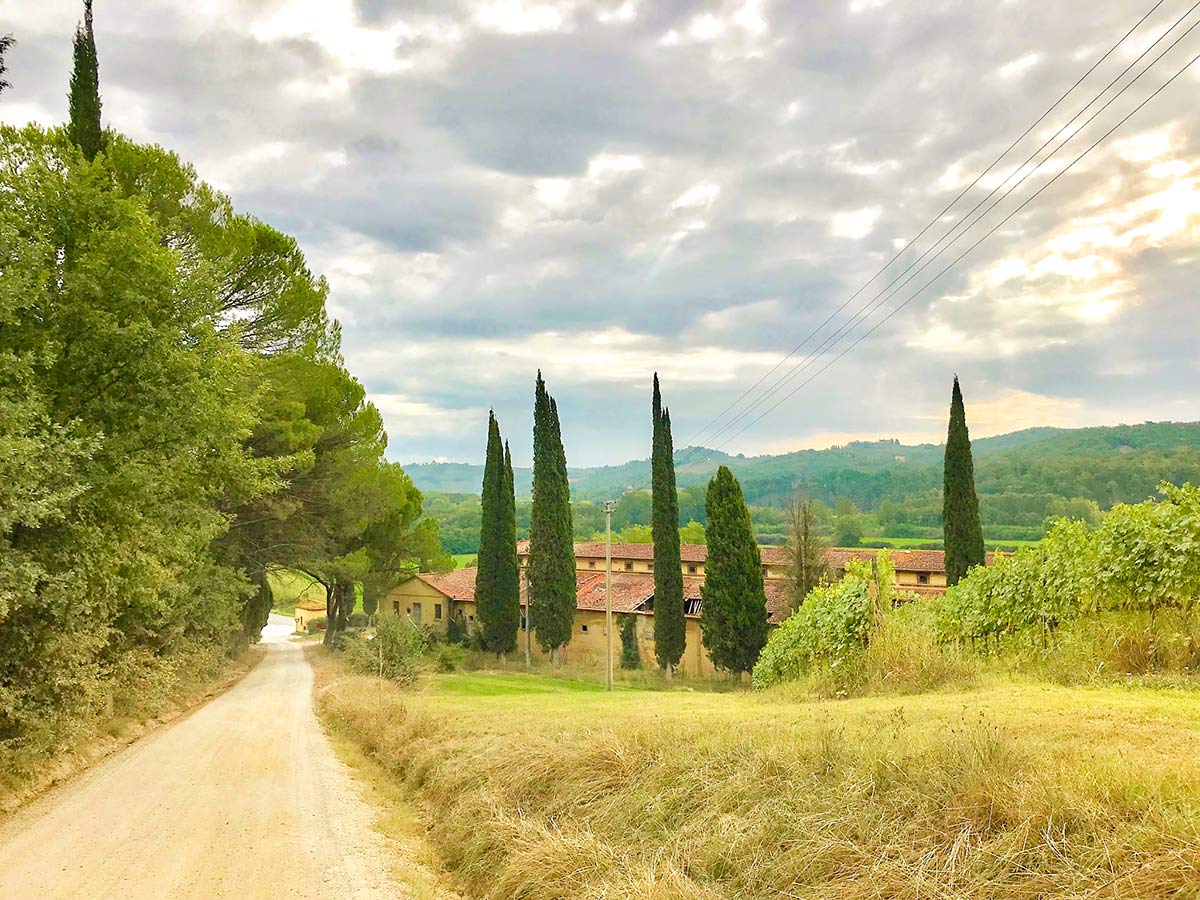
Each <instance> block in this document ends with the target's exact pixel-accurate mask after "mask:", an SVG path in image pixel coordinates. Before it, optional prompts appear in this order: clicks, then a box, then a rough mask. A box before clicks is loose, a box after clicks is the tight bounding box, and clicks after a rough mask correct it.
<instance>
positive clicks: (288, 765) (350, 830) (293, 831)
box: [0, 621, 408, 900]
mask: <svg viewBox="0 0 1200 900" xmlns="http://www.w3.org/2000/svg"><path fill="white" fill-rule="evenodd" d="M290 630H291V629H290V626H289V624H288V623H287V622H286V621H284V622H283V623H278V624H276V627H275V628H272V627H271V626H268V631H267V632H265V634H266V640H265V642H266V643H267V644H268V648H267V650H268V652H267V656H266V658H265V659H264V660H263V661H262V662H261V663H259V665H258V666H257V667H256V668H255V669H254V671H252V672H251V673H250V674H249V675H247V676H246V677H245V678H244V679H243V680H242V681H241V682H239V683H238V684H237V685H235V686H234V687H233V688H232V689H231V690H229V691H228V692H226V693H225V694H222V695H221V696H220V697H217V698H216V699H215V700H213V701H212V702H210V703H208V704H207V705H206V706H203V707H201V708H200V709H198V710H197V711H196V712H194V713H192V714H191V715H189V716H187V717H186V718H184V719H182V720H181V721H179V722H176V723H174V724H172V725H169V726H167V727H164V728H162V729H159V730H158V731H156V732H154V733H153V734H151V735H149V736H147V737H146V738H144V739H143V740H141V741H138V742H137V743H135V744H133V745H132V746H130V747H129V748H127V749H126V750H124V751H122V752H120V753H118V754H116V755H115V756H113V757H111V758H109V759H107V760H105V761H104V762H102V763H100V764H99V765H97V766H96V767H95V768H93V769H91V770H90V771H89V772H87V773H86V774H84V775H83V776H81V777H80V778H78V779H76V780H74V781H72V782H70V783H68V784H67V785H64V786H63V788H61V789H58V790H55V791H51V792H50V793H49V794H48V795H46V796H45V797H43V798H41V800H39V801H37V802H36V803H34V804H32V805H31V806H30V807H28V808H26V809H24V810H22V811H21V812H20V813H18V814H17V815H16V816H14V817H13V818H12V819H10V820H9V821H7V822H5V823H4V824H3V826H0V897H2V898H5V900H24V898H30V900H33V898H37V900H47V898H60V897H61V898H68V897H69V898H72V900H80V898H102V897H105V898H122V900H141V898H168V897H171V898H174V897H189V898H190V897H197V898H198V897H204V898H210V897H211V898H220V897H230V898H232V897H237V898H257V897H262V898H267V897H272V898H275V897H303V898H315V900H320V898H335V897H336V898H358V897H363V898H375V897H381V898H382V897H388V898H395V897H405V896H408V892H407V891H406V890H405V889H404V888H403V887H401V886H399V885H397V884H395V883H393V882H392V881H391V879H390V878H389V877H388V875H387V872H388V859H387V849H386V847H385V844H384V839H383V838H382V837H381V836H380V835H379V834H378V833H377V832H376V831H375V830H374V829H373V827H372V821H373V812H372V810H371V809H370V808H369V807H368V806H367V805H366V804H365V803H364V802H363V800H362V799H361V797H360V794H359V789H358V786H357V785H356V784H355V782H354V780H353V778H352V777H351V775H350V774H349V772H348V771H347V770H346V768H345V767H344V766H343V765H342V764H341V763H340V762H339V761H338V759H337V758H336V757H335V756H334V753H333V750H332V749H331V747H330V745H329V742H328V740H327V739H326V738H325V736H324V734H323V733H322V732H321V730H320V728H319V727H318V725H317V721H316V718H315V717H314V714H313V708H312V699H311V695H312V690H311V688H312V670H311V669H310V668H309V666H308V664H307V663H306V662H305V661H304V657H303V652H302V650H301V649H300V647H299V646H297V645H295V644H292V643H288V642H287V640H286V637H284V636H283V635H284V634H286V632H287V631H290ZM280 632H283V634H281V633H280Z"/></svg>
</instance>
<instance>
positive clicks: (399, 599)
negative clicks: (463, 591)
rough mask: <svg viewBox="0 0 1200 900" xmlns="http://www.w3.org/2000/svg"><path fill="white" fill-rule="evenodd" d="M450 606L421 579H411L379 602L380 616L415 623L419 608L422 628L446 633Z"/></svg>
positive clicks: (436, 591) (442, 596)
mask: <svg viewBox="0 0 1200 900" xmlns="http://www.w3.org/2000/svg"><path fill="white" fill-rule="evenodd" d="M450 606H451V601H450V600H449V599H448V598H447V597H446V595H445V594H443V593H442V592H441V591H439V590H438V589H437V588H435V587H432V586H430V585H428V584H426V583H425V582H424V581H422V580H421V579H420V578H409V579H408V580H407V581H402V582H401V583H400V584H398V585H396V586H395V587H394V588H392V589H391V590H390V591H388V592H387V593H386V594H384V595H383V598H382V599H381V600H380V601H379V615H380V616H381V617H387V616H395V615H401V616H408V618H409V619H412V620H413V621H414V622H415V621H417V615H416V613H415V610H416V609H417V608H418V607H419V608H420V624H421V625H422V626H425V627H428V628H433V629H436V630H438V631H445V630H446V625H447V623H448V622H449V621H450ZM439 613H440V615H439Z"/></svg>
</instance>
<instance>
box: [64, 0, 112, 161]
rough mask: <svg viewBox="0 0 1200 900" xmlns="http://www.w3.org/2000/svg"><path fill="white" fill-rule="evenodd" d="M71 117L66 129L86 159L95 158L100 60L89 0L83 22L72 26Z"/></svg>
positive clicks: (99, 142) (99, 133)
mask: <svg viewBox="0 0 1200 900" xmlns="http://www.w3.org/2000/svg"><path fill="white" fill-rule="evenodd" d="M69 106H70V110H71V120H70V122H69V123H68V125H67V133H68V134H69V135H70V137H71V141H72V143H74V144H75V145H76V146H77V147H79V149H80V150H82V151H83V156H84V158H85V159H87V160H88V162H91V161H92V160H93V159H95V158H96V154H97V153H99V152H100V148H101V146H102V144H103V140H104V135H103V132H102V131H101V126H100V61H99V59H98V58H97V56H96V36H95V34H94V33H93V31H92V0H84V4H83V24H82V25H79V26H77V27H76V28H75V68H74V69H73V71H72V72H71V93H70V95H69Z"/></svg>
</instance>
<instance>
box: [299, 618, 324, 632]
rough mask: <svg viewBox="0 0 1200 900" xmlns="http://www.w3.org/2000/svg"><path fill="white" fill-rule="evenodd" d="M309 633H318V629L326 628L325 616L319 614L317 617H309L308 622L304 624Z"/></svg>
mask: <svg viewBox="0 0 1200 900" xmlns="http://www.w3.org/2000/svg"><path fill="white" fill-rule="evenodd" d="M304 627H305V629H306V630H307V631H308V633H309V634H316V633H317V632H318V631H324V630H325V617H324V616H317V618H315V619H309V620H308V624H307V625H306V626H304Z"/></svg>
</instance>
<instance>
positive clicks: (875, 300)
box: [684, 0, 1200, 465]
mask: <svg viewBox="0 0 1200 900" xmlns="http://www.w3.org/2000/svg"><path fill="white" fill-rule="evenodd" d="M1197 7H1200V0H1197V2H1196V3H1194V4H1193V5H1192V7H1191V8H1190V9H1188V11H1187V12H1185V13H1184V14H1183V16H1181V17H1180V18H1179V19H1178V20H1177V21H1176V22H1175V23H1174V24H1173V25H1171V27H1170V28H1168V29H1167V30H1166V31H1165V32H1163V34H1162V35H1160V36H1159V38H1158V39H1157V40H1155V41H1154V43H1153V44H1151V45H1150V46H1149V47H1147V48H1146V49H1145V50H1144V51H1143V52H1142V53H1141V54H1140V55H1139V56H1138V57H1137V58H1136V59H1134V60H1133V61H1132V62H1131V63H1130V64H1129V65H1128V66H1126V67H1125V69H1124V70H1123V71H1122V72H1121V73H1120V74H1119V75H1117V77H1116V78H1114V79H1113V80H1112V81H1110V82H1109V83H1108V84H1107V85H1105V87H1104V89H1103V90H1101V91H1100V93H1099V94H1097V95H1096V97H1094V98H1093V99H1092V100H1090V101H1089V102H1088V103H1087V104H1085V105H1084V106H1083V107H1082V108H1081V109H1080V110H1079V112H1077V113H1076V114H1075V115H1074V116H1072V117H1071V119H1069V120H1068V121H1067V122H1066V123H1065V124H1063V125H1062V126H1061V127H1060V128H1059V129H1058V131H1056V132H1055V133H1054V134H1053V135H1051V136H1050V138H1048V139H1047V140H1046V141H1044V142H1043V143H1042V145H1041V146H1040V147H1038V148H1037V149H1036V150H1035V151H1034V152H1033V153H1032V154H1030V156H1029V157H1028V158H1027V159H1026V160H1025V161H1024V162H1023V163H1021V165H1019V166H1017V168H1016V169H1014V170H1013V172H1012V173H1011V174H1010V175H1009V176H1008V177H1007V178H1006V179H1005V180H1004V181H1003V182H1001V183H1000V184H998V185H997V186H996V187H994V188H992V190H991V191H990V192H989V193H988V194H987V196H985V197H984V198H983V199H981V200H980V201H979V202H978V203H976V204H975V206H974V207H972V209H971V210H970V212H968V213H967V215H966V216H965V217H963V219H961V220H960V221H959V222H958V223H956V224H955V226H954V227H953V228H951V229H950V230H949V231H947V232H946V233H945V234H944V235H942V237H941V238H939V239H938V241H937V242H936V243H934V245H933V246H932V247H930V248H928V249H927V250H926V251H925V252H924V253H922V254H921V255H920V256H919V257H917V259H915V260H913V262H911V263H910V264H909V266H908V268H906V269H905V270H904V271H903V272H901V273H900V274H899V275H897V276H896V277H895V278H894V279H893V280H892V281H891V282H889V284H888V285H887V286H886V287H884V288H883V290H881V291H880V292H879V293H877V294H876V295H875V296H874V297H872V298H871V300H869V301H867V305H866V306H864V307H863V308H862V309H860V310H859V311H858V312H856V313H855V314H854V315H852V316H851V317H850V318H849V319H848V320H847V321H846V322H844V323H843V324H842V325H841V326H840V327H839V328H838V329H837V330H836V331H835V332H834V333H833V334H831V335H829V336H828V337H826V338H825V339H824V341H823V342H822V344H821V346H819V347H817V348H816V349H815V350H813V351H810V352H809V353H808V354H807V356H806V357H805V358H804V359H802V360H800V361H799V362H797V363H796V365H795V366H793V367H792V369H791V370H790V371H789V372H788V373H787V374H785V375H784V376H783V377H781V378H780V379H779V380H778V381H776V382H775V384H773V385H772V386H771V387H770V388H769V389H768V390H767V391H765V392H764V393H763V394H762V395H761V396H759V397H758V398H757V399H756V400H755V401H754V402H753V403H751V404H750V405H749V406H747V407H746V408H745V409H744V410H742V411H741V412H740V413H739V414H738V415H736V416H735V417H734V418H733V419H731V420H730V421H729V422H727V423H726V424H725V425H724V426H722V427H721V429H719V430H718V431H717V432H716V433H715V434H714V435H712V437H711V438H710V440H715V439H716V438H717V437H719V436H721V435H722V434H725V433H726V432H727V431H728V430H729V429H730V428H732V427H733V426H734V425H736V424H737V423H738V422H739V421H741V420H742V419H744V418H745V417H746V416H747V415H749V414H750V413H751V412H753V411H754V409H755V408H756V407H758V406H760V405H762V404H763V403H764V402H766V401H767V400H768V399H770V398H771V397H772V396H773V395H774V394H776V393H777V392H778V391H779V390H780V389H782V388H783V386H784V385H786V384H787V383H788V382H789V381H791V380H792V379H793V378H795V377H796V376H797V375H798V374H800V372H803V371H804V370H805V369H807V368H808V367H809V366H810V365H811V364H812V363H814V362H815V361H816V360H818V359H820V357H822V356H823V355H824V354H825V351H826V350H827V349H829V347H830V346H834V345H836V344H837V343H838V342H839V341H840V340H841V337H842V336H843V335H844V334H845V333H846V332H847V330H848V329H853V328H854V327H857V325H858V323H859V322H860V321H862V320H864V319H866V318H869V317H870V316H871V315H873V314H874V313H875V312H876V310H878V309H879V307H881V306H882V305H883V304H884V303H886V302H887V301H888V300H890V299H891V298H892V297H894V296H895V295H896V293H898V292H899V291H900V290H901V289H902V288H903V287H904V286H905V285H906V284H908V283H909V282H910V281H912V280H913V278H915V277H916V276H917V275H919V274H920V273H921V272H922V271H924V270H925V269H926V268H928V267H929V265H930V264H932V263H933V262H934V261H935V260H937V259H938V258H939V257H940V256H941V255H942V254H943V253H945V252H946V251H947V250H949V249H950V247H952V246H953V245H954V244H956V243H957V242H958V241H959V240H961V239H962V238H963V237H964V236H965V235H966V234H967V232H968V231H970V230H971V229H972V228H973V227H974V226H975V225H977V224H979V222H980V221H982V220H983V219H984V217H986V216H987V215H988V214H989V213H990V212H991V211H992V210H993V209H995V208H996V206H997V205H999V204H1000V203H1001V202H1002V201H1003V200H1004V199H1006V198H1007V197H1008V196H1009V195H1010V194H1012V193H1013V192H1014V191H1016V189H1017V188H1019V187H1020V186H1021V185H1022V184H1023V183H1024V182H1025V181H1026V180H1027V179H1029V178H1030V177H1031V176H1033V175H1034V174H1036V173H1037V171H1038V170H1039V169H1041V167H1042V166H1044V165H1045V164H1046V163H1047V162H1049V161H1050V160H1051V159H1053V158H1054V156H1056V155H1057V154H1058V152H1059V151H1060V150H1062V148H1063V147H1065V146H1066V145H1067V144H1068V143H1070V141H1071V140H1072V139H1073V138H1074V137H1075V136H1076V135H1078V134H1079V133H1080V132H1082V131H1083V129H1085V128H1086V127H1087V126H1088V125H1090V124H1091V123H1092V122H1094V121H1095V120H1096V119H1097V118H1098V117H1099V116H1100V115H1101V114H1102V113H1103V112H1104V111H1105V110H1106V109H1108V107H1109V106H1111V105H1112V104H1113V102H1115V101H1116V100H1118V99H1119V98H1120V97H1121V96H1123V95H1124V94H1125V92H1126V91H1128V90H1129V89H1130V88H1132V87H1133V86H1134V85H1135V84H1137V82H1138V81H1140V80H1141V78H1142V77H1143V76H1144V75H1146V74H1147V73H1148V72H1149V71H1150V70H1151V69H1152V68H1154V66H1155V65H1157V64H1158V62H1159V61H1160V60H1161V59H1162V58H1163V57H1164V56H1165V55H1166V54H1167V53H1169V52H1170V51H1171V50H1173V49H1174V48H1175V47H1176V46H1177V45H1178V44H1179V42H1180V41H1182V40H1183V39H1184V38H1185V37H1187V35H1188V34H1190V33H1191V32H1192V31H1193V30H1194V29H1195V28H1196V27H1197V25H1200V21H1198V22H1195V23H1193V24H1192V25H1191V26H1189V27H1188V28H1187V29H1186V30H1185V31H1184V32H1183V33H1182V34H1181V35H1179V36H1178V37H1177V38H1176V39H1175V40H1174V41H1173V42H1172V43H1171V44H1170V45H1169V46H1168V47H1167V48H1166V49H1165V50H1163V51H1162V53H1160V54H1159V55H1158V56H1157V57H1155V58H1154V60H1153V61H1151V62H1150V63H1149V64H1147V66H1146V67H1145V68H1144V69H1143V70H1142V71H1141V72H1140V73H1138V75H1137V76H1135V77H1134V78H1133V80H1131V81H1130V82H1129V83H1128V84H1126V85H1125V86H1124V87H1123V88H1121V90H1120V91H1118V92H1117V93H1116V94H1114V95H1113V96H1112V97H1110V98H1109V99H1108V100H1107V101H1105V103H1104V105H1103V106H1101V107H1100V108H1099V109H1098V110H1096V112H1094V113H1093V114H1092V115H1091V116H1090V117H1089V118H1088V119H1087V120H1086V121H1085V122H1083V124H1081V125H1080V126H1078V127H1077V128H1076V129H1075V130H1074V131H1073V132H1072V133H1071V134H1070V135H1068V137H1067V138H1066V139H1065V140H1064V141H1063V142H1062V143H1061V144H1059V145H1058V146H1057V147H1056V148H1054V150H1052V151H1051V152H1050V153H1049V154H1048V155H1047V156H1046V157H1045V158H1044V159H1042V160H1040V161H1039V162H1038V163H1037V165H1036V166H1034V167H1033V168H1032V169H1030V170H1029V171H1026V172H1025V174H1024V175H1022V176H1021V178H1020V179H1019V180H1018V181H1017V182H1016V183H1015V184H1013V185H1012V186H1011V187H1010V188H1008V189H1007V190H1006V191H1005V192H1004V193H1003V194H1002V195H1001V196H1000V197H999V198H998V199H997V200H996V201H995V202H994V203H992V204H991V205H990V206H989V207H988V208H987V209H985V210H984V211H983V212H982V213H981V214H980V215H979V216H978V217H976V218H975V219H974V221H971V219H972V216H974V215H975V213H976V212H977V211H978V210H979V208H980V207H981V206H983V205H984V204H985V203H987V202H988V200H990V199H991V198H992V197H993V196H995V195H996V193H997V191H999V190H1000V189H1001V188H1003V187H1005V185H1007V184H1008V183H1009V181H1011V180H1012V177H1013V175H1016V174H1017V173H1018V172H1020V171H1022V170H1023V169H1024V168H1025V167H1026V166H1028V165H1029V163H1030V162H1031V161H1033V159H1034V158H1035V157H1037V156H1038V154H1040V153H1041V152H1042V151H1043V150H1044V149H1045V148H1046V147H1047V146H1049V145H1050V144H1051V143H1052V142H1053V141H1054V140H1055V139H1057V138H1058V136H1059V135H1061V134H1062V133H1063V132H1064V131H1066V130H1067V128H1069V127H1070V126H1071V125H1072V123H1074V121H1075V120H1076V119H1077V118H1078V117H1079V116H1080V115H1082V114H1083V113H1084V112H1085V111H1086V110H1087V109H1088V108H1089V107H1091V106H1092V104H1094V103H1095V102H1096V101H1097V100H1099V99H1100V98H1101V97H1103V96H1104V94H1105V93H1106V92H1107V91H1108V90H1109V89H1110V88H1111V87H1112V86H1113V85H1114V84H1116V83H1117V82H1119V81H1120V80H1121V79H1122V78H1124V77H1125V75H1127V74H1128V73H1129V71H1130V70H1131V69H1132V68H1133V67H1134V66H1136V65H1137V64H1138V63H1139V62H1140V61H1141V60H1142V59H1144V58H1145V57H1146V55H1147V54H1148V53H1149V52H1150V51H1151V50H1153V49H1154V47H1156V46H1157V45H1158V44H1159V43H1160V42H1161V41H1162V40H1163V39H1164V38H1166V37H1167V35H1169V34H1170V33H1171V32H1172V31H1174V30H1175V28H1177V27H1178V26H1179V24H1180V23H1182V22H1183V21H1184V20H1185V19H1186V18H1187V17H1188V16H1189V15H1190V14H1191V13H1192V12H1193V11H1194V10H1195V9H1196V8H1197ZM960 228H961V231H960V232H959V233H958V234H957V235H955V237H954V238H953V240H951V241H950V242H949V243H948V244H946V245H945V246H944V247H942V249H941V250H938V251H937V253H934V254H933V255H932V256H929V254H930V253H933V251H934V250H935V249H936V248H937V247H939V246H940V245H941V244H942V243H943V242H944V241H945V240H946V238H948V237H950V236H951V235H953V234H954V233H955V232H956V231H959V229H960ZM926 257H929V258H928V259H926ZM922 260H925V262H924V263H922ZM918 263H922V264H921V265H920V267H919V268H917V270H916V271H915V272H912V270H913V268H914V267H916V266H917V264H918ZM909 272H912V275H908V273H909ZM906 275H908V277H907V278H905V276H906ZM901 279H903V281H901ZM898 283H899V284H898ZM897 284H898V286H897ZM739 433H740V432H739ZM684 465H686V463H684Z"/></svg>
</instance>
